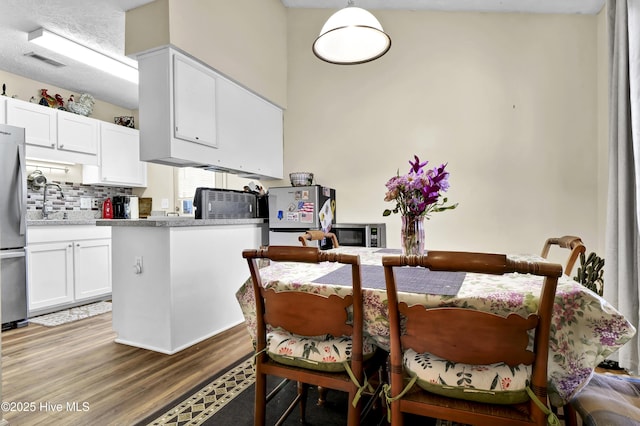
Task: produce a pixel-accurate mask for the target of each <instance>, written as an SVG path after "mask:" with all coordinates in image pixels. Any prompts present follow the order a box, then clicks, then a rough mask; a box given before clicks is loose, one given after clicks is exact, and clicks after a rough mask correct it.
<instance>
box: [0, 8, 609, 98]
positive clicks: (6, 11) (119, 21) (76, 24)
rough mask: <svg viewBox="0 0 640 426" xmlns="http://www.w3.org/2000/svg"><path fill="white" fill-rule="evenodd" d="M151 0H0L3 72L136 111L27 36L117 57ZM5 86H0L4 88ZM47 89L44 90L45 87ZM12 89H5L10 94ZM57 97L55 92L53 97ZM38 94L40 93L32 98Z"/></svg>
mask: <svg viewBox="0 0 640 426" xmlns="http://www.w3.org/2000/svg"><path fill="white" fill-rule="evenodd" d="M151 1H153V0H90V1H88V0H0V69H3V70H5V71H8V72H10V73H13V74H18V75H22V76H24V77H27V78H30V79H33V80H37V81H41V82H45V83H48V84H51V85H52V86H57V87H62V88H66V89H68V90H69V93H61V95H62V96H63V97H64V98H66V97H67V96H68V95H69V94H71V93H76V94H80V93H90V94H92V95H93V96H95V97H96V98H97V99H100V100H103V101H106V102H110V103H112V104H115V105H119V106H122V107H125V108H128V109H137V107H138V87H137V85H135V84H132V83H129V82H126V81H124V80H121V79H118V78H116V77H111V76H109V74H106V73H101V72H99V71H96V70H95V68H92V67H90V66H87V65H84V64H81V63H79V62H76V61H73V60H71V59H68V58H66V57H64V56H61V55H58V54H56V53H53V52H51V51H48V50H46V49H44V48H42V47H39V46H37V45H34V44H33V43H30V42H29V41H28V40H27V34H28V33H29V32H31V31H33V30H35V29H37V28H40V27H44V28H46V29H48V30H49V31H51V32H54V33H57V34H59V35H61V36H64V37H67V38H69V39H72V40H75V41H77V42H80V43H81V44H84V45H86V46H88V47H91V48H93V49H94V50H97V51H100V52H103V53H106V54H108V55H110V56H114V57H116V58H117V57H122V56H123V54H124V24H125V12H126V11H127V10H129V9H133V8H136V7H138V6H141V5H143V4H146V3H150V2H151ZM604 2H605V0H355V1H354V3H355V5H356V6H359V7H362V8H365V9H372V10H373V9H407V10H418V9H422V10H447V11H481V12H522V13H578V14H595V13H598V12H599V11H600V10H601V8H602V7H603V5H604ZM282 3H283V4H284V5H285V6H286V7H305V8H328V9H336V10H337V9H340V8H342V7H344V6H346V5H347V0H282ZM29 52H35V53H37V54H39V55H42V56H45V57H48V58H50V59H53V60H55V61H57V62H60V63H63V64H65V65H66V66H64V67H61V68H56V67H54V66H52V65H49V64H47V63H44V62H41V61H39V60H37V59H34V58H33V57H29V56H25V54H26V53H29ZM1 83H3V82H1V81H0V84H1ZM43 88H46V87H43ZM12 94H13V93H12V90H11V87H10V86H7V95H9V96H11V95H12ZM52 94H53V93H52ZM34 95H37V93H34Z"/></svg>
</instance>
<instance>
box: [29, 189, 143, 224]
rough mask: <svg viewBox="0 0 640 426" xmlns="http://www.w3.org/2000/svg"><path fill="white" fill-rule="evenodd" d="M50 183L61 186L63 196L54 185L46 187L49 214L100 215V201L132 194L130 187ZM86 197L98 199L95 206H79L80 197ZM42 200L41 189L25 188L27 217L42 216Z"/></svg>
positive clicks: (35, 217)
mask: <svg viewBox="0 0 640 426" xmlns="http://www.w3.org/2000/svg"><path fill="white" fill-rule="evenodd" d="M49 182H50V183H57V184H58V185H60V187H61V188H62V193H63V194H64V197H62V195H61V194H60V190H59V189H58V188H57V187H55V186H49V187H48V188H47V205H49V206H50V207H51V208H52V209H51V214H53V215H56V214H59V215H62V214H64V213H67V214H68V215H70V216H82V217H94V218H96V219H99V218H101V217H102V202H103V201H104V200H106V199H107V197H110V198H111V199H113V197H114V196H115V195H132V190H131V188H120V187H111V186H97V185H83V184H80V183H73V182H61V181H55V180H50V181H49ZM81 197H88V198H92V199H97V200H99V202H98V207H97V208H88V209H87V208H83V209H81V208H80V198H81ZM43 200H44V192H43V189H42V188H41V189H38V190H34V189H31V188H27V218H29V219H39V218H41V217H42V202H43Z"/></svg>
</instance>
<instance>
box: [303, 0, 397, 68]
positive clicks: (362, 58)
mask: <svg viewBox="0 0 640 426" xmlns="http://www.w3.org/2000/svg"><path fill="white" fill-rule="evenodd" d="M390 48H391V37H389V36H388V35H387V34H386V33H385V32H384V30H383V29H382V25H380V22H378V20H377V19H376V17H375V16H373V14H371V13H370V12H368V11H366V10H364V9H361V8H359V7H355V6H353V1H352V0H350V1H349V4H348V6H347V7H345V8H344V9H341V10H339V11H337V12H336V13H334V14H333V15H331V16H330V17H329V19H327V22H326V23H325V24H324V26H323V27H322V30H320V35H319V36H318V38H317V39H316V41H315V42H314V43H313V53H314V54H315V55H316V56H317V57H318V58H320V59H322V60H323V61H326V62H329V63H332V64H339V65H351V64H363V63H365V62H369V61H373V60H375V59H378V58H379V57H381V56H382V55H384V54H385V53H387V52H388V51H389V49H390Z"/></svg>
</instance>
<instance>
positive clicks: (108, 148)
mask: <svg viewBox="0 0 640 426" xmlns="http://www.w3.org/2000/svg"><path fill="white" fill-rule="evenodd" d="M99 158H100V160H99V164H98V165H97V166H84V167H83V168H82V183H84V184H87V185H91V184H94V185H106V186H125V187H143V186H147V164H146V163H145V162H143V161H140V134H139V131H138V130H136V129H132V128H129V127H124V126H119V125H117V124H111V123H106V122H102V123H100V154H99Z"/></svg>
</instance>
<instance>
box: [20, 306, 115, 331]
mask: <svg viewBox="0 0 640 426" xmlns="http://www.w3.org/2000/svg"><path fill="white" fill-rule="evenodd" d="M106 312H111V302H97V303H91V304H89V305H82V306H76V307H75V308H70V309H65V310H63V311H58V312H53V313H50V314H46V315H40V316H38V317H33V318H29V322H32V323H34V324H40V325H44V326H45V327H55V326H57V325H62V324H66V323H69V322H73V321H78V320H81V319H84V318H89V317H93V316H95V315H100V314H104V313H106Z"/></svg>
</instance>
